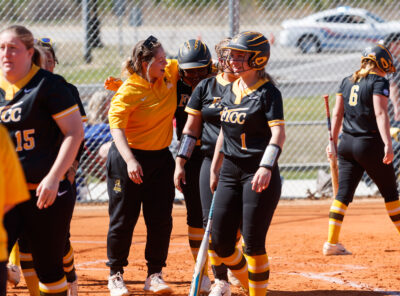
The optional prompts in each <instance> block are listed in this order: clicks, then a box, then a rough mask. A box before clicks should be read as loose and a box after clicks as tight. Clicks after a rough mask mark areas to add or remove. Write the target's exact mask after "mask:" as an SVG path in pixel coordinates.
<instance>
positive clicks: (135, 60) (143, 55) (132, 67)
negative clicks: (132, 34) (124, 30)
mask: <svg viewBox="0 0 400 296" xmlns="http://www.w3.org/2000/svg"><path fill="white" fill-rule="evenodd" d="M144 42H145V40H141V41H139V42H138V43H137V44H136V45H135V47H134V48H133V50H132V55H131V56H130V57H129V58H128V59H127V60H126V61H125V62H124V63H123V65H122V71H121V76H122V77H127V76H130V75H132V74H133V73H136V74H141V73H142V71H143V69H142V63H143V62H150V61H151V60H152V59H153V57H154V56H155V53H156V51H157V50H158V48H160V47H161V43H160V42H158V41H156V42H152V47H151V49H150V48H148V47H146V46H144V45H143V43H144Z"/></svg>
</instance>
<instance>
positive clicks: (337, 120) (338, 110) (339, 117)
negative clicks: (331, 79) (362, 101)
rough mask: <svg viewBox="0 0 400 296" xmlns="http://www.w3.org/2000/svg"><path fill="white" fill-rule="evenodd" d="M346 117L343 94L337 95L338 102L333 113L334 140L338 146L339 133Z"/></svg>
mask: <svg viewBox="0 0 400 296" xmlns="http://www.w3.org/2000/svg"><path fill="white" fill-rule="evenodd" d="M343 116H344V101H343V95H342V94H341V93H338V94H336V102H335V106H334V107H333V111H332V138H333V142H334V143H335V145H336V146H337V141H338V138H339V133H340V131H341V129H342V122H343Z"/></svg>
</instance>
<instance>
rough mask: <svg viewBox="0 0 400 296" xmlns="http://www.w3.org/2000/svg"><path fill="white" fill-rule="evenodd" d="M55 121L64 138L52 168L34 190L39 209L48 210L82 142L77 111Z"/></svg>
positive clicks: (80, 119)
mask: <svg viewBox="0 0 400 296" xmlns="http://www.w3.org/2000/svg"><path fill="white" fill-rule="evenodd" d="M55 121H56V124H57V126H58V127H59V128H60V130H61V132H62V134H63V135H64V138H63V140H62V143H61V146H60V150H59V151H58V155H57V158H56V160H55V162H54V164H53V166H52V167H51V169H50V171H49V173H48V174H47V175H46V177H44V179H43V180H42V181H41V182H40V184H39V186H38V188H37V190H36V195H37V196H38V197H39V198H38V201H37V206H38V208H39V209H42V208H48V207H49V206H51V205H52V204H53V203H54V201H55V199H56V196H57V192H58V186H59V183H60V181H61V180H62V179H63V178H64V176H65V174H66V172H67V170H68V169H69V168H70V167H71V166H72V163H73V161H74V160H75V157H76V154H77V152H78V149H79V146H80V145H81V142H82V141H83V135H84V132H83V125H82V118H81V115H80V113H79V111H78V109H76V111H75V112H72V113H70V114H68V115H67V116H64V117H62V116H61V117H58V118H55Z"/></svg>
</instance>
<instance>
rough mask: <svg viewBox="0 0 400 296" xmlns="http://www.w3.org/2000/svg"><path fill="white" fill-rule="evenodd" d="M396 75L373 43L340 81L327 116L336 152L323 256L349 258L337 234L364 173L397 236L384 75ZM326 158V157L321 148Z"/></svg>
mask: <svg viewBox="0 0 400 296" xmlns="http://www.w3.org/2000/svg"><path fill="white" fill-rule="evenodd" d="M394 72H396V69H395V67H394V66H393V58H392V55H391V53H390V52H389V50H388V49H387V48H386V47H385V46H383V45H379V44H377V45H376V46H374V47H368V48H366V49H365V50H364V52H363V54H362V57H361V68H360V69H359V70H358V71H356V72H355V73H354V74H353V75H351V76H349V77H346V78H344V79H343V81H342V83H341V85H340V88H339V92H338V93H337V94H336V104H335V107H334V110H333V115H332V134H333V140H334V143H335V145H337V140H338V133H339V130H340V128H341V126H342V122H343V136H342V139H341V141H340V145H339V147H338V150H337V151H338V160H339V189H338V193H337V195H336V197H335V200H334V201H333V203H332V206H331V208H330V212H329V234H328V241H327V242H325V244H324V246H323V254H324V255H347V254H351V253H350V252H349V251H347V250H346V249H345V248H344V246H343V245H342V244H341V243H339V233H340V229H341V226H342V222H343V218H344V215H345V213H346V210H347V207H348V205H349V203H351V202H352V201H353V196H354V192H355V190H356V188H357V185H358V183H359V182H360V179H361V177H362V174H363V173H364V171H366V172H367V173H368V175H369V176H370V177H371V179H372V180H373V181H374V182H375V184H376V185H377V186H378V188H379V191H380V192H381V194H382V196H383V198H384V200H385V205H386V209H387V211H388V214H389V216H390V218H391V220H392V221H393V223H394V224H395V226H396V227H397V230H398V231H399V232H400V203H399V197H398V192H397V188H396V176H395V173H394V169H393V165H392V161H393V156H394V155H393V148H392V141H391V138H390V133H389V116H388V113H387V104H388V97H389V82H388V80H387V79H386V78H385V76H386V74H389V73H394ZM327 152H328V157H329V156H331V153H330V151H329V149H328V148H327Z"/></svg>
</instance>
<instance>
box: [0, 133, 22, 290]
mask: <svg viewBox="0 0 400 296" xmlns="http://www.w3.org/2000/svg"><path fill="white" fill-rule="evenodd" d="M0 162H1V166H0V296H5V295H6V279H7V269H6V263H7V258H8V256H7V233H6V231H5V229H4V226H3V217H4V214H5V213H7V212H8V211H9V210H11V209H12V208H13V207H14V206H15V205H16V204H19V203H21V202H25V201H26V200H28V199H29V193H28V187H27V186H26V181H25V176H24V172H23V171H22V167H21V164H20V162H19V160H18V157H17V154H16V152H15V148H14V146H13V144H12V142H11V140H10V137H9V135H8V132H7V130H6V129H5V128H4V127H3V126H1V125H0Z"/></svg>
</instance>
